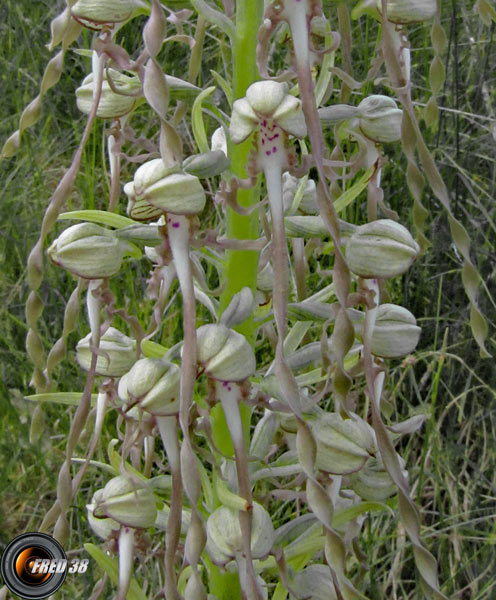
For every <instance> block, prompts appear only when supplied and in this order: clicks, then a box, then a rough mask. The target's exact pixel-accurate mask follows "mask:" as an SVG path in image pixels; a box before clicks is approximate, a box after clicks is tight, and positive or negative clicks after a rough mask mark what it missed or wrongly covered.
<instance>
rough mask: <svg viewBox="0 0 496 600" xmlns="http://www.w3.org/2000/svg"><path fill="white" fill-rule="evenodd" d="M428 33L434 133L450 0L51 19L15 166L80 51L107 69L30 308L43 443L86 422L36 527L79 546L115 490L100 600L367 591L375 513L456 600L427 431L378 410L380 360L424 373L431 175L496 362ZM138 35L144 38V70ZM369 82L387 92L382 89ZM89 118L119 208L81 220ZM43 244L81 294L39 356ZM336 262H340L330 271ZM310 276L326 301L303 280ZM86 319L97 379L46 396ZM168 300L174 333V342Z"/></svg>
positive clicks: (421, 575)
mask: <svg viewBox="0 0 496 600" xmlns="http://www.w3.org/2000/svg"><path fill="white" fill-rule="evenodd" d="M482 4H483V3H481V5H482ZM481 10H482V9H481ZM351 19H369V20H371V22H374V23H376V22H377V23H378V24H379V26H378V27H376V28H375V29H374V30H376V31H377V35H378V39H377V44H376V47H377V56H376V57H375V59H374V60H373V61H372V63H371V66H370V68H369V71H368V74H367V76H366V79H365V80H364V81H361V82H359V81H356V80H355V79H354V77H353V70H352V66H353V65H352V63H351V49H352V43H353V40H352V35H351V32H352V27H351ZM411 23H416V24H419V25H420V26H426V25H427V24H429V23H431V24H432V37H433V44H434V50H435V54H434V57H433V62H432V68H431V82H430V83H431V91H432V93H433V95H432V98H431V100H430V101H429V104H428V106H427V111H426V115H425V119H426V122H427V124H428V125H433V124H434V123H435V120H436V114H437V113H436V110H437V105H436V100H435V96H436V94H437V92H438V91H439V90H440V88H441V85H442V77H443V74H442V72H441V69H440V68H439V64H441V66H442V63H440V58H439V56H440V54H441V53H442V52H443V44H444V42H443V40H444V37H443V36H444V32H443V30H442V27H441V25H440V2H439V1H438V2H436V0H423V1H422V2H413V1H412V0H377V1H376V0H359V1H357V2H330V1H327V2H324V1H322V0H274V1H269V0H266V1H265V2H263V1H262V0H236V1H234V0H222V2H214V1H213V0H170V1H167V0H165V2H160V0H149V1H145V0H76V1H74V0H67V6H66V8H65V9H64V11H63V12H62V13H61V14H60V15H59V16H58V17H56V18H55V19H54V21H53V22H52V39H51V42H50V48H51V49H52V50H53V49H55V48H57V47H58V46H60V47H61V49H60V50H59V52H58V54H56V55H55V57H54V58H53V59H52V60H51V61H50V62H49V64H48V66H47V69H46V72H45V75H44V77H43V81H42V84H41V91H40V95H39V96H38V97H37V98H36V99H35V100H34V101H33V102H32V103H31V104H30V105H29V106H28V107H27V108H26V109H25V111H24V113H23V114H22V117H21V121H20V126H19V130H18V131H17V132H15V133H14V134H13V135H12V136H11V138H9V139H8V140H7V142H6V143H5V145H4V149H3V155H4V156H10V155H12V154H14V153H15V152H16V151H17V149H18V148H19V145H20V140H21V134H22V132H23V131H24V130H25V129H26V128H27V127H30V126H32V125H33V124H34V123H35V122H36V121H37V120H38V118H39V116H40V107H41V103H42V100H43V97H44V96H45V95H46V93H47V92H48V90H49V88H50V87H52V86H53V85H56V83H57V81H58V80H59V79H60V77H62V76H63V61H64V56H65V54H66V53H67V51H68V50H69V48H70V47H71V45H73V44H74V43H78V40H81V36H80V34H81V31H82V29H83V28H84V29H86V32H87V35H86V36H85V38H84V39H90V38H91V39H92V42H91V47H88V48H79V49H78V52H79V53H80V54H82V55H83V56H86V57H89V58H91V72H90V73H88V74H87V75H86V77H85V78H84V80H83V81H82V83H81V84H80V86H79V87H78V89H77V90H76V93H75V99H74V101H75V102H76V103H77V106H78V108H79V109H80V111H81V112H82V113H84V114H85V115H87V123H86V127H85V130H84V132H83V135H82V137H81V141H80V144H79V147H78V148H77V150H76V153H75V155H74V160H73V162H72V164H71V165H70V167H69V168H68V170H67V171H66V173H65V175H64V176H63V178H62V180H61V181H60V183H59V185H58V187H57V189H56V191H55V193H54V195H53V197H52V199H51V202H50V204H49V206H48V208H47V210H46V214H45V217H44V220H43V223H42V224H41V233H40V237H39V240H38V243H37V244H36V245H35V247H34V248H33V250H32V252H31V255H30V258H29V264H28V278H29V285H30V289H31V293H30V296H29V300H28V304H27V310H26V315H27V322H28V326H29V333H28V336H27V351H28V354H29V356H30V358H31V359H32V361H33V363H34V367H35V369H34V374H33V379H32V385H33V386H34V388H35V391H36V393H35V394H34V395H32V396H31V399H32V400H35V401H36V402H37V406H36V409H35V411H34V414H33V422H32V435H33V437H36V435H40V434H41V432H40V423H41V421H40V415H41V414H42V412H43V410H44V409H43V404H44V401H47V400H50V401H62V402H66V403H67V402H69V399H70V402H73V403H74V404H75V405H76V408H75V412H74V415H73V421H72V427H71V430H70V433H69V436H68V439H67V447H66V456H65V460H64V462H63V464H62V466H61V468H60V473H59V477H58V485H57V500H56V502H55V503H54V505H53V507H52V509H51V510H50V511H49V512H48V514H47V515H46V516H45V518H44V520H43V522H42V523H41V524H40V530H41V531H44V532H48V533H52V534H53V535H54V536H55V537H56V538H57V539H58V540H59V541H60V542H61V543H63V544H64V545H65V546H66V547H67V546H68V545H69V546H70V545H71V544H73V543H74V540H73V538H72V537H71V526H70V519H69V513H70V511H71V505H72V503H73V500H74V498H75V497H76V495H79V494H82V493H83V492H82V491H81V486H82V484H83V482H85V481H89V480H90V479H91V477H92V474H93V470H90V469H94V468H97V469H100V470H101V477H103V481H104V484H103V485H102V487H101V489H97V490H94V492H93V493H92V494H91V496H90V497H88V498H87V517H86V518H87V524H88V526H89V528H88V535H90V530H91V531H92V532H93V533H94V534H95V535H96V536H97V537H98V538H100V540H101V543H100V544H99V545H97V544H95V543H93V542H89V541H88V543H87V544H85V549H86V551H87V552H88V553H89V554H90V555H91V556H92V557H93V558H94V559H95V560H96V562H97V563H98V564H99V565H100V567H101V568H102V570H103V572H104V575H103V579H102V581H100V582H98V583H97V585H96V586H95V590H94V592H93V594H92V596H91V597H92V598H93V599H96V598H98V597H99V596H100V595H101V594H102V593H103V590H104V585H103V583H102V582H104V581H105V578H106V577H107V576H109V577H110V578H111V579H112V580H113V583H115V586H116V590H117V596H116V597H117V598H118V599H119V600H124V599H125V598H128V599H132V600H134V599H141V598H156V597H157V598H158V597H165V598H167V600H182V599H184V600H206V599H208V600H227V599H230V600H231V599H232V600H236V599H241V598H242V599H244V600H264V599H268V598H271V599H272V600H285V599H287V598H290V599H298V600H303V599H308V598H312V599H314V600H324V599H325V600H329V599H332V598H336V599H338V598H339V599H343V598H344V599H346V600H352V599H356V598H361V599H365V598H370V597H371V596H370V595H369V590H368V576H367V574H366V569H373V565H364V559H363V556H362V554H361V553H360V534H361V528H362V525H363V523H364V515H366V514H370V515H371V516H370V518H374V515H375V514H377V513H379V514H380V513H384V512H393V513H394V514H395V515H396V514H397V517H398V518H399V520H400V522H401V524H402V526H403V528H404V530H405V531H406V534H407V535H408V538H409V540H410V543H411V545H412V549H413V555H414V558H415V562H416V566H417V572H418V578H417V581H416V582H415V583H413V584H412V585H413V586H415V587H418V589H421V590H422V592H423V593H424V594H425V596H426V597H430V598H445V596H444V594H443V592H442V582H441V584H440V583H439V582H438V576H437V565H436V560H435V558H434V556H433V555H432V554H431V552H430V551H429V549H428V547H427V545H426V543H425V542H424V541H423V540H422V536H421V510H422V508H421V507H417V506H416V504H415V502H414V500H413V499H412V496H411V492H410V489H411V484H412V483H413V481H412V474H411V473H410V472H409V469H410V465H408V464H406V463H405V461H404V460H403V458H402V457H401V456H400V453H399V450H398V444H397V441H398V440H399V439H400V438H401V437H402V436H404V435H407V434H414V433H415V431H416V430H418V428H419V427H420V426H421V425H422V422H423V418H422V417H418V416H416V417H412V418H409V419H405V420H404V421H403V422H400V423H392V422H391V421H390V420H389V418H388V417H386V416H384V414H383V410H382V408H383V407H382V404H381V398H382V394H383V390H384V387H385V385H387V381H388V368H389V361H390V360H395V359H398V358H404V359H405V361H408V360H410V357H411V354H412V353H413V352H414V351H415V348H416V346H417V343H418V341H419V337H420V327H419V326H418V325H417V322H416V319H415V316H414V315H413V314H412V313H411V312H410V311H409V310H408V309H407V308H406V307H404V306H398V305H396V304H394V302H392V301H391V295H390V291H389V290H390V287H389V283H390V281H392V280H394V279H395V278H397V277H399V276H401V275H402V274H403V273H405V272H406V271H407V270H408V269H409V268H410V266H411V265H412V263H413V262H414V261H415V260H416V258H417V257H418V256H419V253H420V252H421V248H422V249H425V238H424V237H423V233H422V228H423V222H424V221H425V209H424V208H423V207H422V204H421V201H420V195H421V189H422V186H423V182H424V179H427V181H428V183H429V184H430V185H431V187H432V190H433V192H434V194H435V195H436V196H437V197H438V199H439V200H440V202H441V203H442V204H443V205H444V207H445V208H446V210H447V212H448V218H449V219H450V224H451V228H452V233H453V241H454V243H455V245H456V247H457V248H458V250H459V252H460V254H461V256H462V257H463V260H464V284H465V287H466V291H467V295H468V297H469V301H470V303H471V316H472V328H473V332H474V336H475V339H476V340H477V342H478V343H479V345H480V348H481V352H482V353H483V354H485V353H486V350H485V347H484V338H485V335H486V326H485V320H484V317H483V315H482V314H481V313H480V311H479V309H478V306H477V303H476V299H475V298H476V289H477V286H478V281H479V276H478V273H477V271H476V269H475V267H474V266H473V264H472V263H471V261H470V252H469V243H468V236H467V234H466V232H465V230H464V228H463V226H462V224H461V223H460V222H459V221H457V220H456V218H455V217H454V215H453V214H452V212H451V209H450V206H449V199H448V195H447V192H446V189H445V188H444V184H443V182H442V180H441V178H440V175H439V172H438V170H437V168H436V164H435V161H434V159H433V157H432V155H431V153H430V152H429V150H428V148H427V147H426V145H425V143H424V141H423V138H422V135H421V130H420V127H419V122H418V115H417V114H416V112H415V111H414V109H413V104H412V98H411V93H412V87H411V80H410V71H411V61H410V55H409V43H408V27H409V25H410V24H411ZM129 24H131V26H132V27H140V26H143V27H142V40H143V42H142V46H141V47H140V48H134V49H133V51H132V53H128V51H127V50H126V49H125V48H124V38H125V36H124V33H123V32H125V31H126V27H127V26H128V25H129ZM170 30H174V32H173V33H170ZM207 31H211V33H212V34H213V35H214V36H218V37H220V38H222V39H224V40H228V42H229V43H228V46H229V47H230V48H232V52H231V53H229V52H228V51H226V53H225V56H224V62H225V63H226V64H229V67H228V68H226V72H225V73H223V74H221V73H218V72H216V71H213V80H212V83H213V85H212V86H210V87H204V88H202V87H201V86H200V84H201V83H204V81H205V80H204V79H202V77H201V76H200V74H201V67H202V53H203V48H204V46H205V45H206V44H207V43H208V40H207V36H206V32H207ZM81 43H82V42H81ZM165 44H185V45H186V46H187V47H188V49H190V58H189V69H188V73H187V78H186V79H183V77H184V74H182V76H181V73H178V72H177V71H176V70H175V68H174V65H168V64H164V62H163V60H162V54H161V50H162V49H163V47H164V45H165ZM224 47H225V45H224ZM133 57H134V58H133ZM339 59H340V60H341V62H340V63H339V64H341V67H340V68H338V67H337V66H336V65H335V62H336V60H339ZM205 60H206V59H205ZM381 69H382V70H381ZM378 75H381V79H378V78H377V76H378ZM366 84H367V85H368V87H373V88H374V92H375V93H374V94H371V95H369V96H366V97H365V96H364V95H363V89H364V87H365V85H366ZM352 92H353V93H352ZM140 115H141V117H143V115H144V116H145V119H143V118H141V119H139V118H138V117H139V116H140ZM97 119H101V120H103V121H104V127H105V137H104V141H105V145H106V150H107V156H106V158H105V160H106V161H107V164H108V173H109V177H110V182H109V194H108V199H106V201H104V202H103V203H102V205H101V208H100V210H86V209H84V208H83V209H81V210H77V211H70V212H67V211H66V212H64V210H65V207H66V205H67V203H68V201H69V199H70V197H71V193H72V191H73V189H74V185H75V179H76V175H77V173H78V172H79V171H80V169H81V156H82V152H83V149H84V147H85V144H86V143H87V141H88V138H89V135H90V132H91V131H92V128H93V127H94V125H95V121H96V120H97ZM145 120H146V122H147V126H146V128H145V127H144V126H143V123H144V121H145ZM135 127H137V130H136V129H135ZM140 127H141V128H142V129H143V132H145V131H146V132H147V134H149V135H148V136H147V135H145V133H143V132H142V131H140ZM150 132H151V133H150ZM209 138H210V140H211V141H210V143H209ZM395 143H396V144H401V146H402V148H403V150H404V154H405V157H406V162H407V171H406V182H407V185H408V188H409V190H410V193H411V196H412V199H413V204H414V218H415V227H416V230H417V235H416V237H417V240H418V241H416V240H415V239H414V237H413V236H412V234H411V233H410V231H409V230H408V229H407V228H406V227H405V226H404V225H402V224H400V223H399V222H398V220H399V219H398V215H397V214H396V213H395V212H394V211H392V210H391V209H390V208H389V206H388V202H387V197H385V195H384V192H383V187H382V181H381V180H382V179H383V178H382V169H383V166H384V164H385V163H386V162H387V154H388V147H389V145H390V144H395ZM416 153H417V154H416ZM417 155H418V159H419V161H420V163H421V167H422V171H423V174H422V171H421V169H420V166H419V165H418V164H417ZM405 189H406V188H405ZM364 193H366V198H365V202H364V204H365V210H364V214H366V218H364V219H363V222H361V223H354V222H347V221H346V220H345V217H346V215H347V212H346V209H347V207H348V206H350V205H351V204H352V203H359V202H361V201H362V195H363V194H364ZM405 196H406V193H405ZM123 213H125V214H123ZM67 220H74V221H82V223H76V224H72V225H70V226H69V227H67V228H66V229H64V230H63V231H62V232H61V233H60V234H59V235H58V237H57V236H56V234H55V233H54V227H55V226H56V223H57V222H58V221H67ZM48 242H50V245H49V247H48V248H47V250H46V255H47V256H48V258H49V259H50V261H51V262H52V263H53V264H54V265H56V267H58V268H62V269H66V270H67V271H68V272H69V273H71V274H72V275H73V276H74V278H75V288H74V292H73V294H72V296H71V297H70V299H69V300H68V303H67V306H66V310H65V316H64V330H63V335H62V337H61V338H60V339H59V340H58V341H57V342H56V343H55V345H54V346H53V348H52V349H51V351H50V353H49V354H48V356H45V354H44V352H43V350H42V343H41V339H40V333H39V328H38V321H39V319H40V318H41V314H42V310H43V305H42V301H41V299H40V296H39V288H40V286H41V283H42V280H43V270H44V268H45V266H44V263H45V247H46V246H47V245H48ZM323 247H325V249H326V253H327V254H328V255H329V256H330V257H331V259H332V260H331V264H332V267H331V269H330V270H326V269H324V268H323V267H320V266H319V264H318V259H319V256H322V248H323ZM136 261H143V262H145V261H146V264H147V268H148V269H149V273H150V274H149V279H148V281H147V287H146V290H145V295H144V297H143V306H145V307H146V308H145V309H144V310H143V311H142V313H141V314H140V315H136V314H132V312H131V311H130V309H129V307H128V306H120V305H119V303H118V300H117V297H116V293H115V292H116V289H119V286H121V288H122V280H121V279H120V275H121V273H122V272H124V271H125V270H126V269H129V268H130V267H131V265H132V264H133V263H135V262H136ZM56 267H52V266H49V267H47V268H56ZM311 274H312V275H316V276H318V277H319V278H320V281H321V284H320V285H319V289H318V290H310V289H309V286H308V280H309V277H310V275H311ZM176 280H177V286H176V283H175V282H176ZM213 282H217V283H213ZM213 285H217V287H216V289H213V288H212V286H213ZM176 287H177V289H178V292H177V293H176V292H175V290H176ZM122 293H123V295H124V297H125V296H126V290H125V289H123V290H122ZM178 294H179V295H180V298H181V300H180V303H179V304H178V300H177V296H178ZM83 304H85V306H86V313H87V323H88V327H87V331H89V332H88V333H87V335H84V336H83V337H82V339H80V340H79V341H76V344H74V347H75V349H76V357H77V362H78V364H79V365H80V367H81V369H83V370H84V371H85V372H86V373H87V378H86V385H85V387H84V390H73V392H74V393H72V394H67V393H65V392H60V391H57V389H56V387H55V382H56V367H57V365H58V364H59V363H60V362H61V361H62V360H65V355H66V349H67V347H68V346H69V347H71V345H72V344H73V340H74V336H75V334H74V332H75V330H76V328H77V322H78V315H79V313H80V308H81V306H82V305H83ZM177 306H180V314H181V321H182V322H181V324H180V326H179V327H178V328H177V331H180V335H179V334H176V337H175V338H174V337H173V336H172V337H171V336H169V338H167V335H165V330H166V326H167V323H168V322H169V321H170V319H171V312H172V310H173V309H174V307H176V308H177ZM199 306H201V307H202V309H201V310H199V309H198V307H199ZM206 315H208V319H206ZM405 357H406V358H405ZM76 392H78V393H76ZM75 398H76V399H75ZM92 407H94V409H93V408H92ZM110 416H112V417H113V418H112V423H114V422H115V431H114V432H113V433H112V434H111V439H110V443H109V444H108V448H107V449H106V450H105V449H104V448H103V443H104V442H105V441H107V442H108V439H107V438H108V435H109V425H108V422H109V420H110ZM89 429H91V431H92V434H91V436H90V439H89V441H88V442H84V439H85V438H84V436H82V434H83V432H84V431H86V430H89ZM104 453H105V455H106V456H107V457H108V461H107V462H106V463H105V462H102V460H101V457H102V456H103V455H104ZM95 456H98V457H99V460H95ZM150 559H152V561H150ZM151 564H153V566H150V565H151ZM116 572H118V577H117V578H115V573H116ZM384 593H386V589H385V590H384Z"/></svg>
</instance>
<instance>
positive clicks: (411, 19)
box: [377, 0, 437, 24]
mask: <svg viewBox="0 0 496 600" xmlns="http://www.w3.org/2000/svg"><path fill="white" fill-rule="evenodd" d="M377 10H378V11H379V13H380V14H382V0H377ZM436 10H437V2H436V0H387V18H388V20H389V21H391V23H397V24H406V23H421V22H422V21H428V20H429V19H432V17H433V16H434V15H435V14H436Z"/></svg>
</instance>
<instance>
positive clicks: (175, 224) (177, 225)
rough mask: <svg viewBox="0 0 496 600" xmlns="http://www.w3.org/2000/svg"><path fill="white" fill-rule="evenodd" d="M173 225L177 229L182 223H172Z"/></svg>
mask: <svg viewBox="0 0 496 600" xmlns="http://www.w3.org/2000/svg"><path fill="white" fill-rule="evenodd" d="M172 227H174V228H175V229H177V228H178V227H181V223H172Z"/></svg>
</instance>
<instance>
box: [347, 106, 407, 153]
mask: <svg viewBox="0 0 496 600" xmlns="http://www.w3.org/2000/svg"><path fill="white" fill-rule="evenodd" d="M357 115H358V117H359V126H360V129H361V131H362V133H363V134H364V135H366V136H367V137H368V138H369V139H371V140H372V141H374V142H378V143H379V142H381V143H389V142H397V141H398V140H400V139H401V120H402V118H403V111H402V110H401V108H398V105H397V104H396V102H395V101H394V100H393V98H389V97H388V96H381V95H373V96H368V97H367V98H364V99H363V100H362V101H361V102H360V104H359V105H358V107H357Z"/></svg>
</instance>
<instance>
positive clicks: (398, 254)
mask: <svg viewBox="0 0 496 600" xmlns="http://www.w3.org/2000/svg"><path fill="white" fill-rule="evenodd" d="M419 252H420V248H419V245H418V244H417V242H416V241H415V240H414V239H413V237H412V236H411V234H410V232H409V231H408V229H406V228H405V227H403V225H400V224H399V223H396V222H395V221H392V220H391V219H380V220H378V221H372V222H371V223H366V224H365V225H361V226H360V227H358V229H357V230H356V232H355V233H354V234H353V235H352V236H351V237H350V239H349V240H348V243H347V244H346V262H347V264H348V267H349V268H350V270H351V271H352V272H353V273H355V275H359V276H360V277H364V278H368V279H373V278H376V277H380V278H383V279H387V278H389V277H395V276H396V275H401V273H404V272H405V271H406V270H407V269H408V268H409V267H410V266H411V264H412V263H413V261H414V260H415V258H416V257H417V255H418V253H419Z"/></svg>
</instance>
